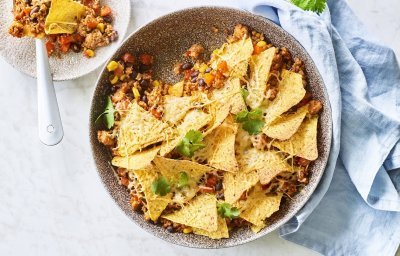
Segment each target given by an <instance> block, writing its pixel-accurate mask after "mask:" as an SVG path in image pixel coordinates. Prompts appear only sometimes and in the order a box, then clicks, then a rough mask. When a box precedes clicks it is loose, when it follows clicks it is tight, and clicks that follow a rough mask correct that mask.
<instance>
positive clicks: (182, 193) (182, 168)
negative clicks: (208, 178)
mask: <svg viewBox="0 0 400 256" xmlns="http://www.w3.org/2000/svg"><path fill="white" fill-rule="evenodd" d="M154 164H155V165H156V166H157V168H158V169H159V171H160V172H161V174H162V175H163V176H164V177H165V178H166V179H167V180H170V181H174V182H177V181H179V176H180V173H181V172H186V174H187V175H188V177H189V182H188V186H186V187H184V188H182V189H176V190H175V191H174V192H175V193H174V197H173V198H172V201H173V202H176V203H179V204H183V203H186V202H187V201H189V200H190V199H192V198H193V197H194V196H195V195H196V193H197V191H198V186H197V182H198V181H199V180H200V178H201V177H202V176H203V175H204V174H206V173H208V172H211V171H214V170H215V169H214V168H212V167H209V166H206V165H202V164H198V163H196V162H192V161H188V160H176V159H169V158H164V157H156V158H155V159H154Z"/></svg>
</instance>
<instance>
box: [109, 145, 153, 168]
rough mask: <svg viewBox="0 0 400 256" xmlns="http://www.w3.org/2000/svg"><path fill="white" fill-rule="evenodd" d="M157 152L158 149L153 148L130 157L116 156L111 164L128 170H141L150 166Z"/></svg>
mask: <svg viewBox="0 0 400 256" xmlns="http://www.w3.org/2000/svg"><path fill="white" fill-rule="evenodd" d="M159 150H160V147H154V148H152V149H149V150H145V151H142V152H137V153H135V154H133V155H130V156H116V157H114V158H113V159H112V161H111V163H112V165H114V166H117V167H122V168H125V169H129V170H139V169H143V168H145V167H147V166H148V165H150V164H151V161H153V159H154V157H156V155H157V153H158V151H159Z"/></svg>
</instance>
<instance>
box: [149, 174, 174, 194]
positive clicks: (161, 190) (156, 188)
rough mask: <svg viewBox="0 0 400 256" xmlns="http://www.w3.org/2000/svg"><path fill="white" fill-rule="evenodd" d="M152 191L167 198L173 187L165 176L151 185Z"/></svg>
mask: <svg viewBox="0 0 400 256" xmlns="http://www.w3.org/2000/svg"><path fill="white" fill-rule="evenodd" d="M151 191H152V192H153V193H154V194H156V195H160V196H165V195H166V194H168V193H169V191H171V186H170V184H169V182H168V180H167V179H166V178H165V177H164V176H160V177H159V178H158V179H156V180H155V181H153V183H151Z"/></svg>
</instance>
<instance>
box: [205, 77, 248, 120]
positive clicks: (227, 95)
mask: <svg viewBox="0 0 400 256" xmlns="http://www.w3.org/2000/svg"><path fill="white" fill-rule="evenodd" d="M240 89H241V86H240V79H239V78H233V79H228V80H226V82H225V84H224V87H222V88H221V89H215V90H213V92H212V96H211V100H218V101H220V102H222V103H223V104H228V105H229V106H230V112H231V113H232V114H237V113H239V112H240V111H242V110H244V109H246V103H245V102H244V99H243V96H242V93H241V91H240Z"/></svg>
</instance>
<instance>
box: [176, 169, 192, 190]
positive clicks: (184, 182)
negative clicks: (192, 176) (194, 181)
mask: <svg viewBox="0 0 400 256" xmlns="http://www.w3.org/2000/svg"><path fill="white" fill-rule="evenodd" d="M188 185H189V175H188V174H187V173H186V172H180V173H179V181H178V184H177V187H178V188H183V187H186V186H188Z"/></svg>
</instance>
